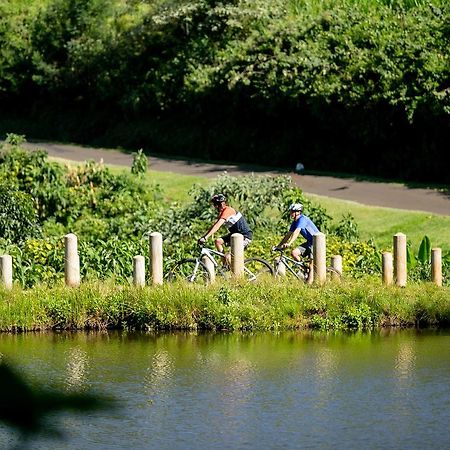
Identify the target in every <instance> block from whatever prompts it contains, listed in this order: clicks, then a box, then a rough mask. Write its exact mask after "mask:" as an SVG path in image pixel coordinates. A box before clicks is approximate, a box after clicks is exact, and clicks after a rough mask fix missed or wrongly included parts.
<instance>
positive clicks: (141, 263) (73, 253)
mask: <svg viewBox="0 0 450 450" xmlns="http://www.w3.org/2000/svg"><path fill="white" fill-rule="evenodd" d="M313 239H314V242H313V246H314V247H313V248H314V252H313V260H314V281H315V282H316V283H319V284H322V283H324V282H325V281H326V271H327V267H326V238H325V235H324V234H323V233H318V234H317V235H315V236H314V237H313ZM149 244H150V261H149V262H150V279H151V282H152V284H153V285H158V284H162V283H163V239H162V235H161V233H158V232H155V233H151V234H150V242H149ZM64 245H65V250H64V273H65V284H66V286H71V287H77V286H79V285H80V280H81V277H80V257H79V254H78V241H77V236H76V235H75V234H73V233H69V234H67V235H66V236H64ZM393 249H394V252H393V254H392V253H391V252H384V253H383V255H382V256H383V257H382V282H383V284H386V285H390V284H393V283H395V284H396V285H397V286H402V287H403V286H406V280H407V252H406V235H404V234H403V233H397V234H395V235H394V239H393ZM205 262H206V263H207V262H208V260H206V261H205ZM331 265H332V267H333V268H334V269H335V270H336V271H337V272H338V273H340V274H342V257H341V256H339V255H335V256H332V258H331ZM208 270H209V271H210V273H212V275H214V266H213V265H212V264H208ZM231 271H232V273H233V275H234V276H235V277H237V278H238V277H240V276H242V275H243V273H244V245H243V236H242V235H241V234H239V233H235V234H233V235H232V237H231ZM213 278H214V276H212V279H213ZM431 281H432V282H433V283H435V284H437V285H438V286H442V252H441V249H440V248H433V249H432V251H431ZM0 282H1V283H2V284H3V285H4V287H6V288H7V289H11V288H12V286H13V270H12V257H11V256H10V255H3V256H0ZM133 284H134V285H136V286H144V285H145V258H144V256H141V255H138V256H135V257H134V258H133Z"/></svg>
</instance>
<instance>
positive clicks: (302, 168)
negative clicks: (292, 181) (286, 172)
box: [295, 163, 305, 173]
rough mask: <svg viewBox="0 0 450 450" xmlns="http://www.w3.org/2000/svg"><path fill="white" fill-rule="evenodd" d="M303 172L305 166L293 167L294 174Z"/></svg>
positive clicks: (299, 164)
mask: <svg viewBox="0 0 450 450" xmlns="http://www.w3.org/2000/svg"><path fill="white" fill-rule="evenodd" d="M304 170H305V166H304V165H303V164H302V163H297V164H296V166H295V172H296V173H300V172H303V171H304Z"/></svg>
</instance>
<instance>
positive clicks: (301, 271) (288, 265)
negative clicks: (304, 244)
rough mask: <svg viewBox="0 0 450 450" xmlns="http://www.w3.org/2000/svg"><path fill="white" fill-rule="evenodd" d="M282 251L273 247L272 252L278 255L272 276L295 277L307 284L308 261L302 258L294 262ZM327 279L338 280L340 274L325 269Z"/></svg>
mask: <svg viewBox="0 0 450 450" xmlns="http://www.w3.org/2000/svg"><path fill="white" fill-rule="evenodd" d="M284 250H285V249H282V248H279V247H273V248H272V251H273V252H278V253H279V255H278V256H277V257H276V258H275V259H274V275H275V276H287V277H295V278H297V279H298V280H300V281H303V282H305V283H306V282H307V281H308V278H309V271H310V259H309V258H303V259H301V260H300V261H297V260H295V259H294V258H291V257H289V256H286V255H285V254H284ZM326 271H327V278H328V277H331V278H340V277H341V274H340V273H339V272H338V271H337V270H336V269H334V268H333V267H331V266H328V267H327V269H326Z"/></svg>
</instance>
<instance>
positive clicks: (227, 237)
mask: <svg viewBox="0 0 450 450" xmlns="http://www.w3.org/2000/svg"><path fill="white" fill-rule="evenodd" d="M232 234H233V233H229V234H226V235H225V236H221V239H222V240H223V243H224V244H225V245H228V246H230V245H231V235H232ZM250 242H252V240H251V239H249V238H248V237H245V236H244V248H246V247H247V246H248V245H249V244H250Z"/></svg>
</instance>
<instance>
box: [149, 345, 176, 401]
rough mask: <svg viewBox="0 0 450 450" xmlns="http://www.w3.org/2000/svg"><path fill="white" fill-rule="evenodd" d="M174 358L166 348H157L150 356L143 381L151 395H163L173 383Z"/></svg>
mask: <svg viewBox="0 0 450 450" xmlns="http://www.w3.org/2000/svg"><path fill="white" fill-rule="evenodd" d="M173 373H174V360H173V357H172V356H171V355H170V353H169V352H168V351H167V350H158V351H157V352H156V353H155V354H154V355H153V357H152V361H151V364H150V367H149V368H148V369H147V373H146V375H145V380H144V383H145V385H146V386H147V389H148V390H149V393H150V394H151V395H158V396H161V395H165V394H167V390H168V388H169V387H170V386H171V385H172V383H173Z"/></svg>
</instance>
